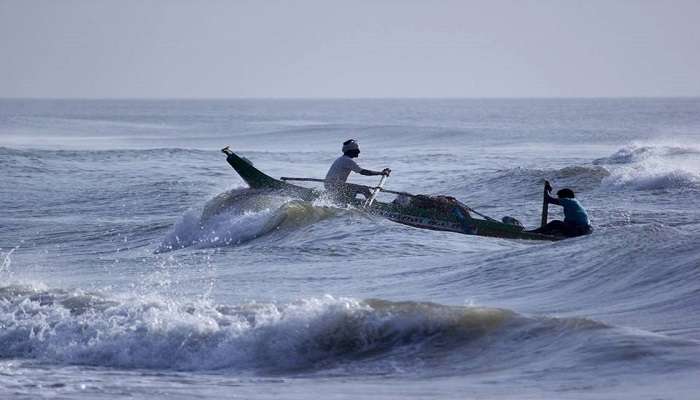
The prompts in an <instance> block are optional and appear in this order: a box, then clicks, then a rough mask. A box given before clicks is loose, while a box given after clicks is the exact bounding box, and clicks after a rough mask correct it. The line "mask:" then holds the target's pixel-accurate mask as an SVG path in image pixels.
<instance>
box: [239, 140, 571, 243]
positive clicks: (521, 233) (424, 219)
mask: <svg viewBox="0 0 700 400" xmlns="http://www.w3.org/2000/svg"><path fill="white" fill-rule="evenodd" d="M226 161H227V162H228V163H229V165H231V167H233V169H234V170H235V171H236V172H237V173H238V175H240V177H241V178H242V179H243V181H245V182H246V183H247V184H248V186H250V187H251V188H253V189H272V190H279V191H281V192H284V193H285V194H289V195H290V196H294V197H298V198H300V199H302V200H307V201H312V200H315V199H317V198H318V197H320V196H321V195H322V194H323V192H322V191H318V190H315V189H310V188H306V187H303V186H297V185H293V184H290V183H287V182H284V181H282V180H278V179H275V178H273V177H271V176H269V175H267V174H265V173H263V172H262V171H260V170H258V169H257V168H255V167H254V166H253V164H252V163H251V162H249V161H248V160H246V159H244V158H242V157H240V156H238V155H237V154H236V153H234V152H232V151H230V150H229V151H228V153H227V158H226ZM350 203H351V205H352V206H354V207H358V208H364V207H363V203H364V201H363V200H358V199H355V200H351V201H350ZM365 210H366V211H367V212H368V213H369V214H372V215H377V216H381V217H384V218H386V219H388V220H390V221H393V222H396V223H399V224H403V225H408V226H412V227H415V228H420V229H429V230H435V231H446V232H455V233H461V234H466V235H478V236H489V237H499V238H508V239H529V240H549V241H553V240H560V239H563V238H562V237H558V236H552V235H544V234H539V233H534V232H528V231H526V230H524V229H523V227H522V226H518V225H512V224H506V223H502V222H499V221H495V220H487V219H479V218H473V217H472V216H471V215H468V214H463V213H459V212H452V211H448V210H445V209H441V210H438V209H433V208H420V207H410V206H408V207H406V206H401V205H399V204H395V203H393V202H392V203H386V202H381V201H375V202H374V203H372V205H371V206H370V207H367V208H365ZM460 214H461V215H460Z"/></svg>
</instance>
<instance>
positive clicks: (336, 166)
mask: <svg viewBox="0 0 700 400" xmlns="http://www.w3.org/2000/svg"><path fill="white" fill-rule="evenodd" d="M359 155H360V146H359V145H358V144H357V141H355V139H350V140H347V141H345V142H343V155H342V156H340V157H338V158H337V159H336V160H335V161H334V162H333V165H331V168H330V169H329V170H328V173H327V174H326V179H325V183H324V185H325V187H326V190H328V191H329V193H330V194H331V196H332V197H333V198H334V199H335V200H338V201H341V202H348V201H349V200H351V199H354V198H355V196H356V195H357V193H362V195H364V196H365V197H366V198H369V197H370V196H371V193H370V191H369V189H368V188H367V187H364V186H359V185H353V184H352V183H346V181H347V180H348V176H349V175H350V171H352V172H356V173H358V174H360V175H365V176H375V175H385V176H389V174H390V173H391V170H390V169H389V168H384V169H383V170H382V171H372V170H370V169H363V168H360V166H359V165H357V163H356V162H355V160H353V158H357V156H359Z"/></svg>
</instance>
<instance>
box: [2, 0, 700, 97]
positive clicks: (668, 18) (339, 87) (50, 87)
mask: <svg viewBox="0 0 700 400" xmlns="http://www.w3.org/2000/svg"><path fill="white" fill-rule="evenodd" d="M0 54H1V55H2V59H1V60H0V97H98V98H107V97H157V98H165V97H167V98H169V97H178V98H182V97H185V98H188V97H195V98H202V97H203V98H218V97H225V98H235V97H560V96H564V97H571V96H573V97H588V96H700V1H698V0H691V1H683V0H675V1H641V0H639V1H573V0H572V1H564V0H560V1H552V0H542V1H505V0H494V1H487V0H485V1H448V0H445V1H441V0H435V1H428V0H425V1H412V0H367V1H365V0H348V1H334V0H318V1H314V0H308V1H307V0H300V1H265V0H250V1H245V0H240V1H237V0H231V1H183V0H163V1H157V0H151V1H148V0H143V1H130V0H126V1H124V0H119V1H100V0H97V1H89V0H85V1H71V0H68V1H51V0H49V1H35V0H16V1H15V0H0Z"/></svg>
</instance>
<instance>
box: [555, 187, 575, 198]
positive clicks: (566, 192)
mask: <svg viewBox="0 0 700 400" xmlns="http://www.w3.org/2000/svg"><path fill="white" fill-rule="evenodd" d="M557 197H559V198H560V199H573V198H574V191H573V190H571V189H569V188H566V189H562V190H560V191H558V192H557Z"/></svg>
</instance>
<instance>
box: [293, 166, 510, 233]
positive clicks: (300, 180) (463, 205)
mask: <svg viewBox="0 0 700 400" xmlns="http://www.w3.org/2000/svg"><path fill="white" fill-rule="evenodd" d="M384 178H385V177H383V178H382V179H381V180H380V181H379V186H376V187H372V186H364V185H358V186H363V187H366V188H367V189H370V190H374V193H373V195H372V201H371V202H370V201H369V200H368V202H366V203H365V207H369V206H371V205H372V202H374V198H375V197H376V196H377V194H379V192H384V193H389V194H396V195H402V196H407V197H419V196H416V195H415V194H411V193H407V192H397V191H394V190H388V189H384V188H383V187H382V185H383V184H384ZM280 179H281V180H283V181H299V182H325V180H324V179H318V178H292V177H288V176H283V177H281V178H280ZM377 189H379V190H377ZM455 202H457V204H459V205H460V206H461V207H463V208H464V209H466V210H467V211H469V212H470V213H472V214H476V215H478V216H480V217H482V218H484V219H487V220H489V221H496V222H498V220H496V219H494V218H491V217H489V216H488V215H484V214H482V213H480V212H478V211H476V210H475V209H473V208H471V207H469V206H468V205H466V204H464V203H462V202H461V201H459V200H457V199H455ZM367 203H369V204H367Z"/></svg>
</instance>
